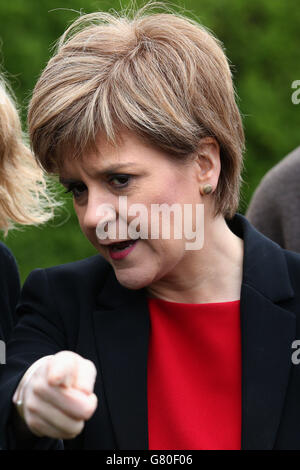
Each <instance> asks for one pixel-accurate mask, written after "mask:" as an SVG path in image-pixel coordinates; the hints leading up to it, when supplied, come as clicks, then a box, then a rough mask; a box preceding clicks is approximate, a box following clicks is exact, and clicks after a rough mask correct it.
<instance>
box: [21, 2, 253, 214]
mask: <svg viewBox="0 0 300 470" xmlns="http://www.w3.org/2000/svg"><path fill="white" fill-rule="evenodd" d="M157 6H161V7H162V8H163V9H164V10H167V11H166V12H165V11H163V12H162V13H153V11H152V10H153V8H154V7H157ZM28 123H29V132H30V137H31V141H32V145H33V149H34V151H35V154H36V157H37V158H38V160H39V161H40V163H41V165H42V166H43V168H44V169H45V170H46V171H48V172H50V173H51V172H53V173H55V172H59V168H60V165H61V164H62V163H63V160H64V158H65V155H66V153H73V155H74V157H75V156H78V155H81V154H82V153H83V152H84V151H85V150H86V149H88V148H89V147H93V146H95V140H96V136H97V134H98V133H99V132H102V133H104V135H105V136H106V137H107V138H108V139H109V141H111V142H112V143H114V144H116V145H117V144H118V138H119V136H120V133H121V131H122V129H127V130H129V131H132V132H134V133H135V134H137V135H139V136H141V137H142V138H143V139H144V140H145V141H146V142H148V143H150V144H152V145H154V146H156V147H158V148H159V149H161V150H163V151H165V152H167V153H168V154H171V155H172V156H173V157H174V158H176V159H177V160H180V159H181V160H183V161H185V160H186V159H187V157H188V156H190V155H191V154H193V153H195V152H196V151H197V148H198V145H199V140H200V139H201V138H202V137H206V136H212V137H215V138H216V140H217V141H218V143H219V145H220V149H221V175H220V178H219V182H218V186H217V188H216V191H215V192H214V198H215V215H217V214H219V213H222V214H223V215H224V216H228V217H232V216H233V215H234V213H235V212H236V210H237V207H238V203H239V191H240V184H241V170H242V153H243V150H244V132H243V126H242V121H241V116H240V113H239V110H238V107H237V104H236V101H235V91H234V87H233V83H232V76H231V71H230V67H229V64H228V61H227V59H226V56H225V54H224V51H223V49H222V45H221V43H220V42H219V41H218V40H217V39H216V38H215V37H214V36H213V35H212V34H211V33H210V32H208V31H207V30H206V29H205V28H204V27H203V26H201V25H200V24H198V23H197V22H196V21H194V20H192V19H190V18H187V17H185V16H182V15H181V14H178V13H175V12H173V11H170V10H169V9H168V8H167V7H166V6H164V5H161V3H160V2H152V3H150V4H146V5H145V6H144V7H142V8H141V9H140V10H138V11H137V12H133V14H131V13H129V14H127V12H122V13H120V14H118V13H117V12H114V13H104V12H97V13H92V14H87V15H83V16H82V17H79V18H78V19H77V20H76V21H75V22H74V23H73V24H72V25H71V26H70V27H69V28H68V29H67V30H66V32H65V33H64V35H63V36H62V38H61V39H60V41H59V44H58V48H57V52H56V54H55V55H54V56H53V58H52V59H51V60H50V61H49V62H48V64H47V66H46V68H45V70H44V71H43V73H42V75H41V77H40V79H39V81H38V83H37V84H36V87H35V89H34V92H33V96H32V99H31V103H30V107H29V114H28ZM66 151H68V152H66Z"/></svg>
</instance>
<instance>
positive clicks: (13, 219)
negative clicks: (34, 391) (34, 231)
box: [0, 76, 51, 362]
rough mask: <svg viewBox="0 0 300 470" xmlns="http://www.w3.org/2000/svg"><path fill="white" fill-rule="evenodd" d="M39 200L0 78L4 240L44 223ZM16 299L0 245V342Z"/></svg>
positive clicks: (8, 258) (14, 274)
mask: <svg viewBox="0 0 300 470" xmlns="http://www.w3.org/2000/svg"><path fill="white" fill-rule="evenodd" d="M43 200H44V201H45V202H47V201H48V202H50V199H49V197H48V196H47V194H46V191H45V181H44V177H43V172H42V170H41V168H40V167H38V165H37V163H36V161H35V160H34V158H33V155H32V153H31V152H30V150H29V148H28V147H27V145H26V144H25V142H24V139H23V136H22V130H21V124H20V119H19V116H18V112H17V109H16V106H15V103H14V100H13V98H12V94H11V93H10V92H9V90H8V87H7V85H6V83H5V81H4V79H3V78H2V77H1V76H0V230H2V231H3V232H4V234H5V236H6V235H7V234H8V231H9V230H10V229H12V228H13V227H14V225H15V224H21V225H33V224H38V223H41V222H45V221H46V220H48V219H49V217H50V215H51V206H50V205H49V206H48V210H46V205H45V202H44V203H43V202H42V201H43ZM49 209H50V211H49ZM19 295H20V280H19V273H18V268H17V265H16V261H15V259H14V257H13V255H12V253H11V252H10V251H9V250H8V248H7V247H5V245H4V244H3V243H0V312H1V316H0V340H1V341H7V340H8V338H9V336H10V334H11V331H12V327H13V325H14V323H16V320H17V318H16V314H15V308H16V304H17V301H18V299H19ZM4 359H5V358H4ZM2 362H3V361H2Z"/></svg>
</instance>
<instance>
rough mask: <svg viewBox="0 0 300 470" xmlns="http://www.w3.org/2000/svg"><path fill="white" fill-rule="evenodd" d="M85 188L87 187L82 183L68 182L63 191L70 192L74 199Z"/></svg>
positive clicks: (77, 197) (80, 194) (81, 193)
mask: <svg viewBox="0 0 300 470" xmlns="http://www.w3.org/2000/svg"><path fill="white" fill-rule="evenodd" d="M86 190H87V187H86V185H85V184H84V183H70V184H69V185H68V187H67V189H66V191H65V193H72V194H73V197H74V198H75V199H79V198H80V197H81V196H82V195H83V193H84V192H85V191H86Z"/></svg>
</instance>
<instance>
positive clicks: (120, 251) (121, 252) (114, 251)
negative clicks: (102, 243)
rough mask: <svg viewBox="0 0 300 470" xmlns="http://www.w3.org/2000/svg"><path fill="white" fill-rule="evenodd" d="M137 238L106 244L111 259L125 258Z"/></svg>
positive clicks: (132, 248) (133, 246)
mask: <svg viewBox="0 0 300 470" xmlns="http://www.w3.org/2000/svg"><path fill="white" fill-rule="evenodd" d="M137 242H138V239H137V240H124V241H123V242H116V243H111V244H110V245H108V247H107V248H108V251H109V254H110V257H111V258H112V259H113V260H121V259H123V258H125V257H126V256H127V255H129V253H130V252H131V251H132V250H134V248H135V246H136V244H137Z"/></svg>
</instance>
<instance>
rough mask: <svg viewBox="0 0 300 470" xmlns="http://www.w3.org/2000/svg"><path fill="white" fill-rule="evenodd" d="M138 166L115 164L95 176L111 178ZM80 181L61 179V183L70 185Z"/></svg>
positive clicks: (61, 177) (134, 163)
mask: <svg viewBox="0 0 300 470" xmlns="http://www.w3.org/2000/svg"><path fill="white" fill-rule="evenodd" d="M133 165H136V162H127V163H115V164H113V165H109V166H108V167H107V168H104V169H103V170H101V171H98V172H97V173H96V174H95V176H96V177H98V176H109V175H112V174H114V173H115V172H116V171H120V170H122V169H124V168H128V167H130V166H133ZM77 181H79V180H78V179H77V178H64V177H63V176H60V177H59V182H60V183H61V184H70V183H74V182H77Z"/></svg>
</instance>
